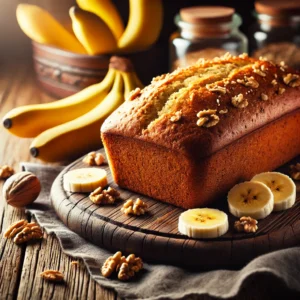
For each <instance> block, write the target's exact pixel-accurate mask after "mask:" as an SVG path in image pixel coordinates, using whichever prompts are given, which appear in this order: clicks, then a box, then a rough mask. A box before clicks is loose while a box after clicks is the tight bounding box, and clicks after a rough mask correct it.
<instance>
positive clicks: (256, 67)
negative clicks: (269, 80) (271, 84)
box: [252, 63, 267, 77]
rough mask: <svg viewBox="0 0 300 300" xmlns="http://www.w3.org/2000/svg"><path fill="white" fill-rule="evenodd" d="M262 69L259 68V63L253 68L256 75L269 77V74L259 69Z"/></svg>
mask: <svg viewBox="0 0 300 300" xmlns="http://www.w3.org/2000/svg"><path fill="white" fill-rule="evenodd" d="M259 68H260V66H259V64H257V63H255V64H254V65H253V66H252V69H253V72H254V73H256V74H258V75H260V76H262V77H266V76H267V74H266V73H264V72H263V71H262V70H261V69H259Z"/></svg>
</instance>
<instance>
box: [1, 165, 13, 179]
mask: <svg viewBox="0 0 300 300" xmlns="http://www.w3.org/2000/svg"><path fill="white" fill-rule="evenodd" d="M14 172H15V171H14V169H13V168H11V167H9V166H7V165H4V166H2V167H0V179H7V178H8V177H10V176H12V175H13V174H14Z"/></svg>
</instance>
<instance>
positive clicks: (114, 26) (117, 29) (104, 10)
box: [77, 0, 124, 40]
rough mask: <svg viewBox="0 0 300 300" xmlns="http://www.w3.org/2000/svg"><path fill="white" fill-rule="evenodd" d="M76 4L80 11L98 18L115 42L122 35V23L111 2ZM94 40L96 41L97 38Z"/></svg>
mask: <svg viewBox="0 0 300 300" xmlns="http://www.w3.org/2000/svg"><path fill="white" fill-rule="evenodd" d="M77 4H78V5H79V7H80V8H81V9H83V10H86V11H89V12H91V13H94V14H95V15H97V16H98V17H100V18H101V19H102V20H103V21H104V22H105V23H106V25H107V26H108V27H109V28H110V30H111V31H112V33H113V35H114V37H115V39H116V40H118V39H119V38H120V36H121V35H122V34H123V32H124V25H123V21H122V19H121V16H120V14H119V12H118V10H117V9H116V7H115V5H114V4H113V3H112V1H111V0H77ZM94 39H97V36H95V37H94Z"/></svg>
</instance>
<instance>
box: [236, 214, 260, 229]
mask: <svg viewBox="0 0 300 300" xmlns="http://www.w3.org/2000/svg"><path fill="white" fill-rule="evenodd" d="M234 229H235V230H236V231H238V232H243V231H244V232H248V233H249V232H256V231H257V229H258V226H257V220H255V219H252V218H251V217H241V218H240V219H239V221H236V222H235V223H234Z"/></svg>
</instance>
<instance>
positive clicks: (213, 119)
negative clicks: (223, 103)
mask: <svg viewBox="0 0 300 300" xmlns="http://www.w3.org/2000/svg"><path fill="white" fill-rule="evenodd" d="M216 112H217V110H216V109H206V110H201V111H199V112H198V113H197V117H198V121H197V126H199V127H201V126H202V127H206V128H208V127H212V126H215V125H216V124H218V123H219V121H220V118H219V117H218V116H217V115H216Z"/></svg>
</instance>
